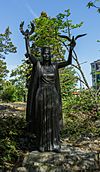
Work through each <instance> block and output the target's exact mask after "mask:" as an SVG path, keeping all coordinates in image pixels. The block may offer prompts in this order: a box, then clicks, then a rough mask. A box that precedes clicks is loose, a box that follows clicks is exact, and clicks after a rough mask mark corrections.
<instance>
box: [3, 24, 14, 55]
mask: <svg viewBox="0 0 100 172" xmlns="http://www.w3.org/2000/svg"><path fill="white" fill-rule="evenodd" d="M11 34H12V33H11V31H10V29H9V27H8V28H7V29H6V30H5V32H4V33H3V34H0V58H4V57H5V55H6V54H8V53H16V47H15V46H14V45H13V43H12V41H11V38H10V35H11Z"/></svg>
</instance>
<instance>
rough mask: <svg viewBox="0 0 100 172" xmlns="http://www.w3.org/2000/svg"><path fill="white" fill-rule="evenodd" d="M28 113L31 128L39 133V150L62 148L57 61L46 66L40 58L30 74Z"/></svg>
mask: <svg viewBox="0 0 100 172" xmlns="http://www.w3.org/2000/svg"><path fill="white" fill-rule="evenodd" d="M33 67H34V66H33ZM26 113H27V114H26V115H27V122H28V123H29V131H30V132H31V133H34V134H35V135H36V143H37V149H39V150H41V151H49V150H51V151H52V150H53V149H55V148H57V147H59V146H60V144H59V143H60V136H59V135H60V126H61V125H60V124H61V123H62V113H61V94H60V83H59V74H58V67H57V63H55V64H51V65H49V66H45V65H43V64H42V63H41V62H39V61H37V63H36V65H35V67H34V68H33V71H32V75H31V81H30V85H29V91H28V99H27V111H26Z"/></svg>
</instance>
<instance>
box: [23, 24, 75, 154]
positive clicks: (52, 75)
mask: <svg viewBox="0 0 100 172" xmlns="http://www.w3.org/2000/svg"><path fill="white" fill-rule="evenodd" d="M20 30H21V32H22V34H23V35H24V36H25V41H26V50H27V54H26V56H27V57H28V58H29V59H30V61H31V63H32V64H33V70H32V74H31V80H30V84H29V88H28V98H27V110H26V118H27V122H28V123H29V131H30V132H31V133H34V134H35V135H36V143H37V147H36V149H37V150H39V151H56V152H59V151H60V125H61V123H62V103H61V93H60V82H59V73H58V70H59V69H60V68H63V67H66V66H68V65H70V64H71V62H72V51H73V48H74V46H75V45H76V43H75V39H74V37H73V38H72V39H71V40H70V42H71V43H70V49H69V55H68V60H67V61H64V62H59V63H57V62H56V63H52V62H51V52H50V47H43V48H41V58H42V61H38V60H37V59H36V58H35V57H33V56H32V54H31V53H30V46H29V35H30V34H31V33H33V32H34V26H33V25H32V29H31V31H30V32H29V31H28V30H26V31H25V32H24V31H23V23H22V24H21V25H20ZM61 37H63V36H61Z"/></svg>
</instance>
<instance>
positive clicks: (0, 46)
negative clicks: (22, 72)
mask: <svg viewBox="0 0 100 172" xmlns="http://www.w3.org/2000/svg"><path fill="white" fill-rule="evenodd" d="M10 35H11V32H10V29H9V27H8V28H7V29H6V30H5V32H4V33H3V34H0V91H1V90H2V89H3V84H4V82H5V78H6V76H7V73H8V72H9V71H8V70H7V66H6V62H5V61H4V58H5V55H7V54H8V53H15V52H16V47H15V46H14V45H13V43H12V41H11V38H10Z"/></svg>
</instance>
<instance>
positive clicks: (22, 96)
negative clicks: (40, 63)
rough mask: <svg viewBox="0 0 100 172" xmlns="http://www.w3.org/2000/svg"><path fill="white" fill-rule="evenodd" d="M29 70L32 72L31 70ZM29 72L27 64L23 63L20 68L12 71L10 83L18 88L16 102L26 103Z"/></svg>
mask: <svg viewBox="0 0 100 172" xmlns="http://www.w3.org/2000/svg"><path fill="white" fill-rule="evenodd" d="M29 70H31V68H30V69H29ZM27 71H28V70H27V64H26V63H22V64H21V65H20V66H18V67H17V68H16V69H14V70H12V72H11V75H10V78H11V79H10V81H11V82H12V84H13V85H14V86H15V87H16V101H26V95H27V88H26V86H27V85H26V83H28V80H29V77H28V73H27ZM28 72H29V71H28ZM30 72H31V71H30ZM26 80H27V81H26ZM27 87H28V86H27Z"/></svg>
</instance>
